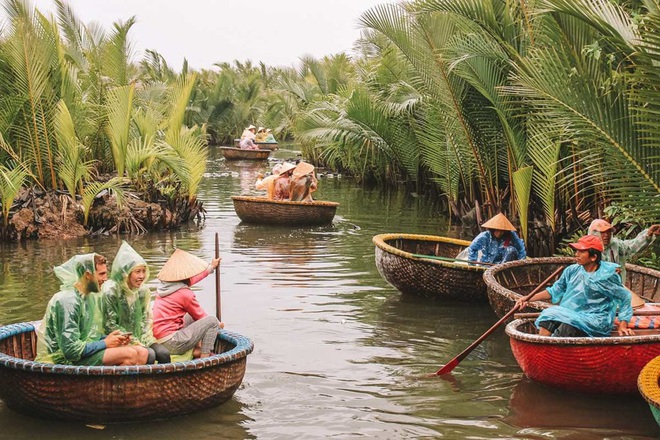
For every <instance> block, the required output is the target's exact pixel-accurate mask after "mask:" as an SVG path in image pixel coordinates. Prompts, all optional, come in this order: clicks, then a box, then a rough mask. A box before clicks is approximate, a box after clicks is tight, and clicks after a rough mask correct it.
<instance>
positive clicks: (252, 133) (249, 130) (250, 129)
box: [241, 125, 257, 140]
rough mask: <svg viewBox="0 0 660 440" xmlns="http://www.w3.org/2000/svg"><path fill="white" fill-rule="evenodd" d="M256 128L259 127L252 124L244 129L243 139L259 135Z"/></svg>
mask: <svg viewBox="0 0 660 440" xmlns="http://www.w3.org/2000/svg"><path fill="white" fill-rule="evenodd" d="M256 129H257V127H255V126H254V125H250V126H249V127H247V128H246V129H245V130H243V134H241V139H252V140H254V138H255V137H256V136H257V135H256V134H255V130H256Z"/></svg>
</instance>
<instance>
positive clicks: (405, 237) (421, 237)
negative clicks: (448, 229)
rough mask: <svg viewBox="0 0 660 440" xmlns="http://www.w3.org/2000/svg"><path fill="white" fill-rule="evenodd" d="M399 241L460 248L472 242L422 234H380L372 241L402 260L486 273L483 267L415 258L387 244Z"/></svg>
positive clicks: (410, 253)
mask: <svg viewBox="0 0 660 440" xmlns="http://www.w3.org/2000/svg"><path fill="white" fill-rule="evenodd" d="M397 239H403V240H417V241H429V242H434V243H448V244H454V245H458V246H465V247H468V246H470V243H471V242H470V241H467V240H461V239H458V238H450V237H443V236H440V235H421V234H403V233H386V234H378V235H375V236H374V237H373V238H372V239H371V241H372V242H373V243H374V245H375V246H376V247H377V248H379V249H381V250H382V251H384V252H387V253H390V254H393V255H397V256H399V257H402V258H406V259H408V260H410V261H411V262H414V263H422V264H432V265H435V266H442V267H447V268H452V269H463V270H467V271H476V272H484V271H485V270H486V268H484V267H482V266H469V265H467V264H463V263H455V262H451V261H442V260H432V259H427V258H420V257H415V256H414V255H413V254H412V252H406V251H403V250H401V249H399V248H397V247H394V246H392V245H390V244H387V243H386V240H397Z"/></svg>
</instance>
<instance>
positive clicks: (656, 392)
mask: <svg viewBox="0 0 660 440" xmlns="http://www.w3.org/2000/svg"><path fill="white" fill-rule="evenodd" d="M637 388H638V389H639V392H640V394H641V395H642V397H644V400H646V401H647V402H648V404H649V407H650V408H651V413H653V417H654V418H655V421H656V423H657V424H658V426H660V356H658V357H656V358H655V359H653V360H652V361H651V362H649V363H648V364H646V366H645V367H644V368H642V372H641V373H639V377H638V378H637Z"/></svg>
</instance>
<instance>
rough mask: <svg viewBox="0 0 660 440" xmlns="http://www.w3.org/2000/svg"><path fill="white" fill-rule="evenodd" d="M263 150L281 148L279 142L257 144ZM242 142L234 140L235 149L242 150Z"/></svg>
mask: <svg viewBox="0 0 660 440" xmlns="http://www.w3.org/2000/svg"><path fill="white" fill-rule="evenodd" d="M255 144H257V145H258V146H259V148H260V149H262V150H271V151H273V150H277V149H278V148H279V143H277V142H255ZM240 145H241V140H240V139H234V148H240Z"/></svg>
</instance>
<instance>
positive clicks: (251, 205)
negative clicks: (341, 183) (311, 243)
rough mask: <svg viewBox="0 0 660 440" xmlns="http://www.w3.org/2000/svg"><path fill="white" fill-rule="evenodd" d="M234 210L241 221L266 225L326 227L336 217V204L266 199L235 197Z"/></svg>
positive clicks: (233, 198)
mask: <svg viewBox="0 0 660 440" xmlns="http://www.w3.org/2000/svg"><path fill="white" fill-rule="evenodd" d="M232 200H233V201H234V210H235V211H236V215H238V218H240V219H241V221H244V222H245V223H256V224H264V225H292V226H293V225H308V226H312V225H325V224H329V223H332V219H333V218H334V217H335V212H336V211H337V206H339V203H336V202H324V201H320V200H315V201H313V202H290V201H288V200H268V199H267V198H265V197H248V196H233V197H232Z"/></svg>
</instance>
